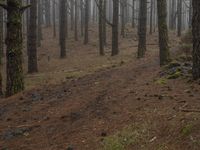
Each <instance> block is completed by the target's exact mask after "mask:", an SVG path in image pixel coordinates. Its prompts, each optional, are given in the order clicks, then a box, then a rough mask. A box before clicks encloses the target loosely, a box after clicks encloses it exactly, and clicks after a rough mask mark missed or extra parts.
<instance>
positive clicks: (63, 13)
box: [59, 0, 66, 58]
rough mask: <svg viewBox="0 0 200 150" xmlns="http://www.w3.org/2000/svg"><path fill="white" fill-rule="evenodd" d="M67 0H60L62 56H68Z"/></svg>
mask: <svg viewBox="0 0 200 150" xmlns="http://www.w3.org/2000/svg"><path fill="white" fill-rule="evenodd" d="M65 19H66V0H60V28H59V29H60V57H61V58H65V57H66V45H65V42H66V29H65V23H66V22H65Z"/></svg>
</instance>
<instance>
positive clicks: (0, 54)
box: [0, 8, 3, 96]
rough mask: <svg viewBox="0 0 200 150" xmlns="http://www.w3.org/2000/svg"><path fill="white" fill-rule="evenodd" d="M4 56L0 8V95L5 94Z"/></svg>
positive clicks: (0, 10) (1, 9)
mask: <svg viewBox="0 0 200 150" xmlns="http://www.w3.org/2000/svg"><path fill="white" fill-rule="evenodd" d="M2 57H3V8H0V96H1V95H2V94H3V90H2V89H3V84H2V72H1V71H2Z"/></svg>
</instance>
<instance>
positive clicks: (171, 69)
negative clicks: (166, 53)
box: [156, 60, 192, 84]
mask: <svg viewBox="0 0 200 150" xmlns="http://www.w3.org/2000/svg"><path fill="white" fill-rule="evenodd" d="M191 70H192V64H191V63H190V62H181V61H178V60H174V61H172V62H171V63H169V64H168V65H166V66H165V67H164V68H163V70H162V71H161V73H160V76H161V78H160V79H159V80H157V81H156V83H159V84H164V83H166V80H167V79H169V80H172V79H177V78H180V77H183V76H184V77H188V76H190V74H191Z"/></svg>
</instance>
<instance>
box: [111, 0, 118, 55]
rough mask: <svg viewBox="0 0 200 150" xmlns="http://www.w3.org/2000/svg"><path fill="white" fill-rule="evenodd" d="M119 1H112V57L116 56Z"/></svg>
mask: <svg viewBox="0 0 200 150" xmlns="http://www.w3.org/2000/svg"><path fill="white" fill-rule="evenodd" d="M118 26H119V0H114V1H113V25H112V56H115V55H118V53H119V47H118Z"/></svg>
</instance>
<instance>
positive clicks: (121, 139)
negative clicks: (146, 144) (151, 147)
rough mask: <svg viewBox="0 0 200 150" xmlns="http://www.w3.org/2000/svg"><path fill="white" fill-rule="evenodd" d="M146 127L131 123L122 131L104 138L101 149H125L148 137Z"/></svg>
mask: <svg viewBox="0 0 200 150" xmlns="http://www.w3.org/2000/svg"><path fill="white" fill-rule="evenodd" d="M147 135H148V127H147V126H146V125H133V126H128V127H127V128H124V129H123V130H122V131H120V132H118V133H116V134H114V135H112V136H109V137H106V138H104V140H103V150H125V149H126V148H127V147H128V146H130V145H134V144H137V143H139V142H142V141H145V140H147V139H148V138H146V136H147Z"/></svg>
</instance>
